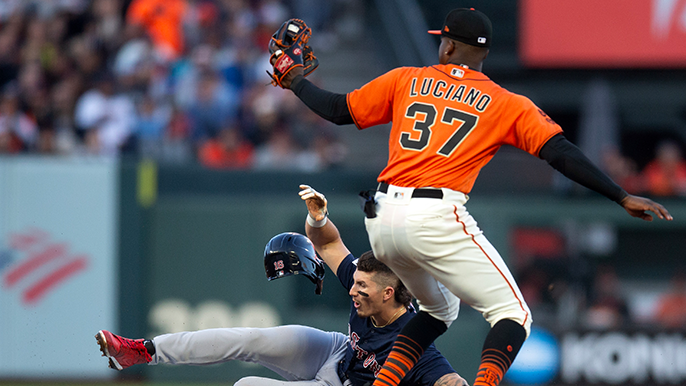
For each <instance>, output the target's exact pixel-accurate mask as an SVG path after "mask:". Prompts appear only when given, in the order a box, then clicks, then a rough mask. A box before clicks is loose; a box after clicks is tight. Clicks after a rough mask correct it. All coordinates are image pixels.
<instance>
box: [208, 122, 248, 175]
mask: <svg viewBox="0 0 686 386" xmlns="http://www.w3.org/2000/svg"><path fill="white" fill-rule="evenodd" d="M254 153H255V150H254V148H253V145H252V144H251V143H250V142H248V141H247V140H246V139H245V138H243V136H242V135H241V132H240V130H238V129H237V128H236V127H235V125H227V126H226V127H224V128H223V129H221V130H220V131H219V133H218V134H217V136H216V137H214V138H210V139H208V140H207V141H205V142H204V143H203V144H202V146H201V147H200V151H199V154H198V159H199V160H200V163H201V164H202V165H203V166H205V167H208V168H212V169H249V168H250V167H252V164H253V159H254Z"/></svg>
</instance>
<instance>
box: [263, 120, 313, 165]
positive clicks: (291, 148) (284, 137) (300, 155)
mask: <svg viewBox="0 0 686 386" xmlns="http://www.w3.org/2000/svg"><path fill="white" fill-rule="evenodd" d="M254 166H255V169H257V170H288V171H301V172H315V171H318V170H321V168H322V164H321V160H320V159H319V157H318V156H317V154H316V153H315V152H313V151H311V150H309V149H301V148H300V147H299V146H298V144H297V143H296V142H295V141H294V140H293V135H292V133H291V132H290V130H289V129H288V127H287V126H283V125H280V126H279V127H278V128H277V129H276V130H275V131H273V132H272V133H271V136H270V137H269V139H268V140H267V142H265V143H264V144H262V145H261V146H259V147H258V148H257V152H256V154H255V164H254Z"/></svg>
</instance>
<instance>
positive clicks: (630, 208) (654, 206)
mask: <svg viewBox="0 0 686 386" xmlns="http://www.w3.org/2000/svg"><path fill="white" fill-rule="evenodd" d="M619 204H620V205H621V206H622V207H623V208H624V210H626V211H627V213H629V214H630V215H632V216H633V217H638V218H640V219H643V220H646V221H653V216H651V215H650V213H648V212H653V213H655V215H656V216H657V217H658V218H660V219H662V220H668V221H671V220H673V219H674V218H673V217H672V215H671V214H669V212H668V211H667V209H665V207H664V206H662V205H660V204H658V203H657V202H655V201H653V200H651V199H648V198H644V197H638V196H632V195H628V196H626V197H625V198H624V199H623V200H622V201H621V202H620V203H619Z"/></svg>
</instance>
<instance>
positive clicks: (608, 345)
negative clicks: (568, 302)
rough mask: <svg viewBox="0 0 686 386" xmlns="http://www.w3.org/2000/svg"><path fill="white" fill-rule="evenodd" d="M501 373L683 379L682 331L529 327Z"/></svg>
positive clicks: (572, 379)
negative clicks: (514, 356)
mask: <svg viewBox="0 0 686 386" xmlns="http://www.w3.org/2000/svg"><path fill="white" fill-rule="evenodd" d="M506 377H507V378H508V381H509V382H510V383H512V384H517V385H534V384H538V385H540V384H555V385H643V386H654V385H683V384H686V333H685V332H683V331H682V332H659V331H614V330H613V331H573V330H572V331H565V332H560V333H552V332H550V331H547V330H545V329H542V328H540V327H538V328H536V327H535V328H533V329H532V332H531V335H530V337H529V339H527V341H526V342H525V343H524V346H522V350H521V351H520V353H519V355H518V356H517V358H516V359H515V361H514V363H513V364H512V367H511V368H510V370H509V371H508V373H507V375H506Z"/></svg>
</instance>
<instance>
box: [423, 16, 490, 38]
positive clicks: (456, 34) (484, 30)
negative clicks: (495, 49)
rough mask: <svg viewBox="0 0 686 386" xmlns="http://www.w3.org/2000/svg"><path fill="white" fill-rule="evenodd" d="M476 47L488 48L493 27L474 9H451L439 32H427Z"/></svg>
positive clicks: (486, 18)
mask: <svg viewBox="0 0 686 386" xmlns="http://www.w3.org/2000/svg"><path fill="white" fill-rule="evenodd" d="M429 33H430V34H432V35H442V36H445V37H447V38H450V39H453V40H457V41H459V42H462V43H466V44H469V45H472V46H476V47H490V46H491V37H492V35H493V26H492V25H491V21H490V20H489V19H488V16H486V15H484V14H483V13H482V12H480V11H477V10H476V9H474V8H457V9H453V10H452V11H450V13H448V16H446V17H445V23H443V28H442V29H440V30H431V31H429Z"/></svg>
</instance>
